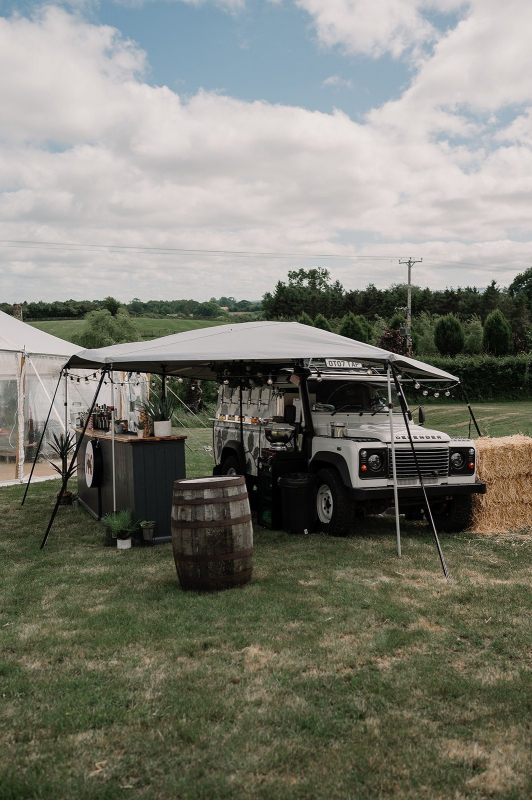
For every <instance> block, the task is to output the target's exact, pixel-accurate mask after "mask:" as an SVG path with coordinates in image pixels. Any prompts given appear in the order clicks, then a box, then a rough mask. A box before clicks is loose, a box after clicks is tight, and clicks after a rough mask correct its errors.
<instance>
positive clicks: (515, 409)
mask: <svg viewBox="0 0 532 800" xmlns="http://www.w3.org/2000/svg"><path fill="white" fill-rule="evenodd" d="M471 407H472V409H473V413H474V414H475V418H476V420H477V422H478V426H479V428H480V431H481V433H482V435H483V436H511V435H512V434H514V433H523V434H524V435H525V436H532V402H518V403H473V404H472V406H471ZM425 410H426V414H427V418H426V420H425V427H427V428H436V429H437V430H442V431H445V432H446V433H448V434H450V435H451V436H467V435H468V430H469V412H468V410H467V407H466V405H465V404H464V403H462V404H461V405H458V404H453V405H434V406H431V405H430V404H427V405H426V406H425ZM414 420H417V414H415V413H414ZM471 436H472V438H473V439H476V438H477V436H476V431H475V428H474V426H473V425H471Z"/></svg>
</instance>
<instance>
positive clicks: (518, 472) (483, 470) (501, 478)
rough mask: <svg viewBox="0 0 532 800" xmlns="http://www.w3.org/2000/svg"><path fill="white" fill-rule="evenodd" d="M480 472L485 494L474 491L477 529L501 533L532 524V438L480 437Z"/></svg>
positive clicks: (474, 512) (474, 511) (472, 527)
mask: <svg viewBox="0 0 532 800" xmlns="http://www.w3.org/2000/svg"><path fill="white" fill-rule="evenodd" d="M476 446H477V475H478V477H479V478H480V479H481V480H483V481H485V482H486V494H485V495H479V494H475V495H473V525H472V526H471V530H472V531H474V532H475V533H501V532H502V531H509V530H523V529H524V528H530V527H532V439H531V438H529V437H528V436H522V435H521V434H516V435H515V436H503V437H501V438H498V439H491V438H488V437H486V438H481V439H477V441H476Z"/></svg>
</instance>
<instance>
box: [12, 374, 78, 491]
mask: <svg viewBox="0 0 532 800" xmlns="http://www.w3.org/2000/svg"><path fill="white" fill-rule="evenodd" d="M62 377H63V370H61V372H60V373H59V379H58V381H57V384H56V387H55V392H54V396H53V397H52V401H51V403H50V408H49V409H48V416H47V417H46V421H45V423H44V428H43V429H42V434H41V438H40V439H39V444H38V445H37V452H36V453H35V458H34V459H33V464H32V466H31V472H30V477H29V478H28V482H27V484H26V489H25V491H24V497H23V498H22V502H21V503H20V505H21V506H23V505H24V502H25V500H26V496H27V494H28V490H29V488H30V483H31V479H32V477H33V470H34V469H35V464H36V463H37V459H38V457H39V453H40V452H41V447H42V443H43V441H44V434H45V433H46V426H47V425H48V421H49V419H50V415H51V413H52V408H53V405H54V400H55V396H56V394H57V390H58V389H59V385H60V383H61V378H62ZM67 380H68V379H67Z"/></svg>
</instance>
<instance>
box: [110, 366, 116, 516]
mask: <svg viewBox="0 0 532 800" xmlns="http://www.w3.org/2000/svg"><path fill="white" fill-rule="evenodd" d="M109 377H110V379H111V461H112V464H113V514H116V463H115V420H116V414H115V381H114V377H115V376H114V372H109Z"/></svg>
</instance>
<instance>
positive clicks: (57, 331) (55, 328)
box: [29, 317, 224, 342]
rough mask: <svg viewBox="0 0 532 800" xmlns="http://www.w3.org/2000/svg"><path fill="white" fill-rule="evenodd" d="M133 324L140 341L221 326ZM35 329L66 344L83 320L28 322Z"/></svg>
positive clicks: (197, 321)
mask: <svg viewBox="0 0 532 800" xmlns="http://www.w3.org/2000/svg"><path fill="white" fill-rule="evenodd" d="M133 322H134V324H135V325H136V326H137V328H138V331H139V335H140V338H141V339H156V338H157V337H158V336H167V335H168V334H170V333H182V332H183V331H193V330H196V329H197V328H210V327H211V326H213V325H223V324H224V322H223V321H220V320H206V319H173V318H172V317H168V318H165V319H151V318H150V317H133ZM29 324H30V325H33V326H34V327H35V328H39V330H41V331H45V332H46V333H51V334H52V335H53V336H58V337H59V338H60V339H66V341H67V342H73V341H74V340H75V338H76V337H77V336H79V335H80V333H81V332H82V329H83V326H84V325H85V320H82V319H65V320H45V321H44V322H30V323H29Z"/></svg>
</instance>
